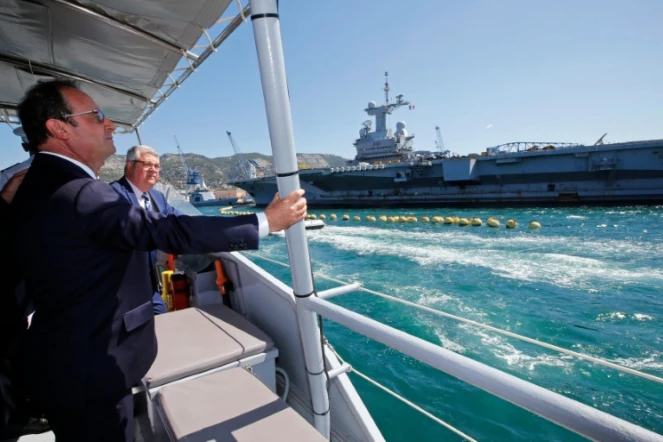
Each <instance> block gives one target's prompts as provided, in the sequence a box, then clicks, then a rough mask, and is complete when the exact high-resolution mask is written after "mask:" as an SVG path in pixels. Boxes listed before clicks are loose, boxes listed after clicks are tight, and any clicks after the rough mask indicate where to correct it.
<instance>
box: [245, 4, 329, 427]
mask: <svg viewBox="0 0 663 442" xmlns="http://www.w3.org/2000/svg"><path fill="white" fill-rule="evenodd" d="M249 3H250V6H251V21H252V23H253V34H254V38H255V42H256V49H257V52H258V63H259V66H260V78H261V81H262V90H263V95H264V98H265V107H266V109H267V124H268V126H269V138H270V140H271V143H272V153H273V155H274V169H275V171H276V177H277V178H276V183H277V185H278V190H279V194H280V195H282V196H285V195H288V194H289V193H291V192H293V191H295V190H297V189H299V188H300V184H299V172H298V167H297V156H296V154H295V137H294V134H293V130H292V117H291V113H290V98H289V96H288V85H287V82H286V75H285V61H284V58H283V46H282V44H281V28H280V25H279V18H278V10H277V5H276V0H250V2H249ZM286 243H287V246H288V258H289V260H290V264H291V266H290V269H291V272H292V281H293V289H294V291H295V296H297V297H298V299H297V301H298V302H297V318H298V321H299V330H300V334H301V338H302V344H303V347H304V358H305V360H306V369H307V371H308V373H309V374H308V379H309V387H310V389H311V400H312V405H313V416H314V425H315V428H316V429H317V430H318V431H319V432H320V433H321V434H322V435H323V436H324V437H325V438H326V439H329V434H330V423H329V422H330V420H329V397H328V395H327V378H326V375H325V373H324V365H323V360H322V346H321V343H320V329H319V327H318V322H317V315H316V314H315V313H313V312H312V311H310V310H308V309H305V308H304V307H303V305H302V303H301V302H299V299H300V298H304V297H309V296H311V295H312V294H313V290H314V288H313V273H312V271H311V261H310V258H309V253H308V242H307V241H306V230H305V229H304V222H303V221H302V222H299V223H297V224H295V225H293V226H292V227H290V228H289V229H288V230H287V231H286Z"/></svg>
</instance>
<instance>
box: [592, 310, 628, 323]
mask: <svg viewBox="0 0 663 442" xmlns="http://www.w3.org/2000/svg"><path fill="white" fill-rule="evenodd" d="M621 319H626V313H622V312H612V313H601V314H600V315H598V316H597V317H596V320H597V321H603V322H605V321H618V320H621Z"/></svg>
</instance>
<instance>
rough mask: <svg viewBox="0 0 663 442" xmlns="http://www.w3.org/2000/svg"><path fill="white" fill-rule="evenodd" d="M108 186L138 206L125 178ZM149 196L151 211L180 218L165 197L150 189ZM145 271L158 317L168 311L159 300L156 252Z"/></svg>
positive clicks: (153, 252)
mask: <svg viewBox="0 0 663 442" xmlns="http://www.w3.org/2000/svg"><path fill="white" fill-rule="evenodd" d="M110 185H111V186H112V187H113V189H115V190H116V191H117V192H119V194H120V195H122V196H124V197H125V198H126V199H127V201H129V202H130V203H131V204H133V205H134V206H140V202H139V201H138V198H137V197H136V193H135V192H134V189H133V188H132V187H131V184H129V181H128V180H127V178H126V177H124V176H123V177H122V178H120V179H119V180H117V181H113V182H112V183H110ZM148 193H149V195H150V199H151V200H152V206H153V210H155V209H156V211H157V212H159V213H163V214H164V215H176V216H180V215H182V212H180V211H179V210H177V209H176V208H174V207H173V206H171V205H170V204H168V202H167V201H166V197H165V196H164V195H163V193H161V192H159V191H158V190H156V189H150V191H149V192H148ZM147 261H148V262H147V269H148V271H149V272H150V278H151V279H152V292H153V294H152V306H153V307H154V314H155V315H158V314H161V313H166V312H167V311H168V310H167V308H166V304H165V303H164V302H163V299H162V298H161V293H159V284H158V279H157V278H159V276H158V275H157V272H156V264H157V251H156V250H153V251H152V252H150V254H149V255H148V257H147Z"/></svg>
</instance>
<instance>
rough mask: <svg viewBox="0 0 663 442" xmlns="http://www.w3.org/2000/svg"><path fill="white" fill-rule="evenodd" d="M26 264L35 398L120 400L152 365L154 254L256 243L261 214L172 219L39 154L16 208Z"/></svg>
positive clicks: (69, 402) (54, 403) (46, 402)
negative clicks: (150, 258) (149, 266)
mask: <svg viewBox="0 0 663 442" xmlns="http://www.w3.org/2000/svg"><path fill="white" fill-rule="evenodd" d="M12 206H13V209H14V210H13V215H14V216H15V217H16V218H15V220H14V221H15V229H16V230H15V232H16V239H17V241H18V243H19V244H21V246H20V249H19V251H18V252H17V255H18V261H19V264H20V266H21V270H22V272H23V274H24V275H23V276H24V277H25V282H26V292H27V294H28V297H29V298H30V299H31V300H32V301H33V303H34V307H35V310H36V313H35V315H34V317H33V321H32V325H31V327H30V329H29V330H28V335H27V339H26V341H27V342H26V353H27V356H26V365H27V366H26V373H27V375H28V378H29V388H30V393H31V397H32V399H33V400H34V401H36V402H37V403H38V404H39V405H41V406H45V407H57V408H69V407H82V406H84V404H85V401H86V400H87V399H90V398H108V400H112V399H111V398H119V397H121V396H122V395H123V394H125V393H126V391H127V390H128V389H130V388H131V387H132V386H134V385H136V384H137V383H138V382H139V381H140V379H141V378H142V377H143V376H144V375H145V373H146V372H147V370H148V369H149V367H150V365H151V364H152V362H153V361H154V358H155V356H156V352H157V343H156V338H155V335H154V315H153V313H152V302H151V299H150V298H151V293H152V291H151V283H150V280H149V276H148V273H147V272H146V271H145V267H144V266H145V262H146V261H147V253H148V251H151V250H154V249H159V250H163V251H165V252H168V253H177V254H187V253H189V254H193V253H207V252H213V251H224V250H225V251H228V250H240V249H249V248H251V249H255V248H257V247H258V221H257V217H256V216H247V217H236V218H223V217H205V216H194V217H191V216H179V217H178V216H174V215H162V214H158V213H154V212H147V211H145V210H143V209H142V208H140V207H136V206H132V205H131V204H129V203H128V202H127V200H126V198H124V197H122V196H121V195H119V194H118V193H117V192H116V191H115V190H114V189H113V188H112V187H111V186H110V185H108V184H106V183H103V182H101V181H97V180H95V179H93V178H91V177H90V176H89V175H88V174H86V173H85V171H83V170H82V169H81V168H80V167H78V166H76V165H75V164H73V163H71V162H69V161H67V160H64V159H62V158H58V157H56V156H53V155H47V154H38V155H37V156H36V157H35V159H34V161H33V163H32V166H31V167H30V170H29V172H28V173H27V175H26V177H25V179H24V181H23V184H22V185H21V187H20V189H19V191H18V192H17V194H16V197H15V198H14V201H13V202H12Z"/></svg>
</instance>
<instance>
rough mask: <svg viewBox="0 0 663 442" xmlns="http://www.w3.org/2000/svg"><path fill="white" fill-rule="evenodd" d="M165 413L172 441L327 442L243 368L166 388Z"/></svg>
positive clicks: (161, 402)
mask: <svg viewBox="0 0 663 442" xmlns="http://www.w3.org/2000/svg"><path fill="white" fill-rule="evenodd" d="M156 403H157V407H158V409H159V414H160V415H161V419H162V420H163V422H164V424H165V426H166V429H167V432H168V434H169V436H170V438H171V440H177V441H187V442H198V441H200V442H208V441H211V440H214V441H217V442H221V441H233V442H264V441H270V442H280V441H283V442H297V441H314V442H315V441H324V440H326V439H325V438H323V437H322V435H320V433H318V432H317V431H316V430H315V428H313V427H312V426H311V425H310V424H309V423H308V422H306V420H304V418H303V417H301V416H300V415H299V414H297V412H295V411H294V410H293V409H292V408H290V407H289V406H288V405H287V404H286V403H285V402H284V401H283V400H281V399H280V398H279V397H278V396H277V395H275V394H274V393H272V392H271V391H270V389H269V388H267V386H265V385H264V384H263V383H262V382H261V381H260V380H259V379H258V378H256V377H255V376H253V375H252V374H251V373H249V372H248V371H247V370H245V369H243V368H232V369H230V370H226V371H221V372H218V373H214V374H211V375H209V376H204V377H200V378H197V379H193V380H190V381H187V382H182V383H176V384H170V385H166V386H164V387H162V388H161V389H160V390H159V393H158V394H157V396H156Z"/></svg>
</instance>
